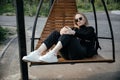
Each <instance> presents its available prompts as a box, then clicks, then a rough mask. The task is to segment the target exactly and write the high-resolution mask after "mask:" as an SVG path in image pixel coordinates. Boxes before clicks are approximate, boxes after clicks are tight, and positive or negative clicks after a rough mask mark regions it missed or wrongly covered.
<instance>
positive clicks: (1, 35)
mask: <svg viewBox="0 0 120 80" xmlns="http://www.w3.org/2000/svg"><path fill="white" fill-rule="evenodd" d="M8 32H9V30H8V29H7V28H3V27H1V26H0V43H1V42H2V41H4V40H5V39H6V38H7V34H8Z"/></svg>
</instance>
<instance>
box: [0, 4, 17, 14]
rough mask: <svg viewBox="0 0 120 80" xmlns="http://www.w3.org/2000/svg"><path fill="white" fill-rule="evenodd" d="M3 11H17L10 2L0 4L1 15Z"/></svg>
mask: <svg viewBox="0 0 120 80" xmlns="http://www.w3.org/2000/svg"><path fill="white" fill-rule="evenodd" d="M3 13H15V8H14V7H13V6H12V5H11V4H10V3H9V4H5V5H0V15H2V14H3Z"/></svg>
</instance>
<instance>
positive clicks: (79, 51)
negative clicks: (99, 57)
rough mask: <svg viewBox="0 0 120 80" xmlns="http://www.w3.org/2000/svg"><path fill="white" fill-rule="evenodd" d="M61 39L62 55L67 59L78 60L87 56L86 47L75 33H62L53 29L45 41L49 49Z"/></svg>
mask: <svg viewBox="0 0 120 80" xmlns="http://www.w3.org/2000/svg"><path fill="white" fill-rule="evenodd" d="M58 41H61V43H62V46H63V48H62V49H61V50H60V52H61V55H62V56H63V57H64V58H65V59H67V60H76V59H83V58H85V56H86V54H87V51H86V48H85V47H83V46H81V44H80V40H79V39H77V38H76V37H74V36H73V35H60V33H59V32H57V31H53V32H52V33H51V34H50V35H49V36H48V37H47V38H46V40H45V41H44V43H45V44H46V46H47V49H49V48H51V47H52V46H53V45H54V44H57V42H58Z"/></svg>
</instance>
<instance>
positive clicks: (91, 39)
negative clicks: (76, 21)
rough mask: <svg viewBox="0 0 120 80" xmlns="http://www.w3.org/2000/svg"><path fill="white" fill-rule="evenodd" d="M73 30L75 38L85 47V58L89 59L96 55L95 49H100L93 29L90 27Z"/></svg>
mask: <svg viewBox="0 0 120 80" xmlns="http://www.w3.org/2000/svg"><path fill="white" fill-rule="evenodd" d="M72 29H73V30H75V37H78V38H79V39H80V43H81V45H82V46H84V47H86V50H87V56H86V57H91V56H93V55H94V54H97V49H98V48H99V47H100V46H99V42H98V39H97V37H96V34H95V32H94V28H93V27H91V26H87V27H86V26H81V27H80V28H79V29H78V28H72Z"/></svg>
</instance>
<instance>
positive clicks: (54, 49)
mask: <svg viewBox="0 0 120 80" xmlns="http://www.w3.org/2000/svg"><path fill="white" fill-rule="evenodd" d="M61 48H62V43H61V41H58V43H57V44H56V45H55V47H54V48H53V49H52V51H53V53H58V51H59V50H60V49H61ZM55 55H57V54H55Z"/></svg>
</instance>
